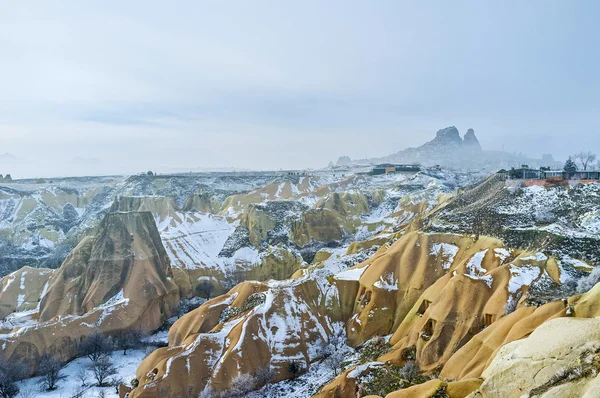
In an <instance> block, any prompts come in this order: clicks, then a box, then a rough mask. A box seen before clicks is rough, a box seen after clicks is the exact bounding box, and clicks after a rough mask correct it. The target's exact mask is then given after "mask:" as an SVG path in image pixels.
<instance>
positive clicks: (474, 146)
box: [463, 129, 483, 154]
mask: <svg viewBox="0 0 600 398" xmlns="http://www.w3.org/2000/svg"><path fill="white" fill-rule="evenodd" d="M463 147H464V148H465V150H467V151H469V152H472V153H473V154H480V153H481V152H482V151H483V149H482V148H481V144H480V143H479V140H478V139H477V137H476V136H475V131H474V130H473V129H468V130H467V133H466V134H465V137H464V139H463Z"/></svg>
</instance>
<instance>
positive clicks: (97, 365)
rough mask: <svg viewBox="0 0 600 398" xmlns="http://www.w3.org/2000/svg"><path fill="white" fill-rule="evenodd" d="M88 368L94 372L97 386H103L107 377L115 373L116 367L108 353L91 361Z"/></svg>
mask: <svg viewBox="0 0 600 398" xmlns="http://www.w3.org/2000/svg"><path fill="white" fill-rule="evenodd" d="M90 369H91V370H92V372H93V373H94V378H95V379H96V382H97V383H98V384H97V385H98V387H105V386H106V381H107V380H108V378H109V377H111V376H113V375H115V374H116V373H117V369H116V368H115V367H114V366H113V363H112V361H111V360H110V357H109V356H108V355H102V356H101V357H99V358H98V359H96V360H95V361H92V364H91V365H90Z"/></svg>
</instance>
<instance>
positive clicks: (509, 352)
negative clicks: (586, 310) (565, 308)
mask: <svg viewBox="0 0 600 398" xmlns="http://www.w3.org/2000/svg"><path fill="white" fill-rule="evenodd" d="M599 364H600V320H598V319H576V318H558V319H554V320H551V321H549V322H546V323H544V324H542V325H541V326H539V327H538V328H537V329H536V330H534V331H533V333H532V334H531V336H529V337H527V338H526V339H523V340H518V341H515V342H512V343H509V344H507V345H505V346H504V347H502V348H501V349H500V351H499V352H498V354H497V355H496V357H495V358H494V360H493V361H492V363H491V364H490V366H489V367H488V368H487V369H486V370H485V372H483V378H484V380H485V381H484V382H483V384H482V385H481V387H480V388H479V389H478V390H477V391H476V392H474V393H472V394H471V395H469V397H473V398H475V397H488V398H493V397H502V398H513V397H514V398H519V397H522V396H524V395H525V396H527V394H528V395H529V396H543V397H566V398H568V397H573V398H575V397H584V396H585V397H592V396H595V394H596V393H597V391H598V390H597V387H598V380H597V377H596V376H597V375H598V372H599Z"/></svg>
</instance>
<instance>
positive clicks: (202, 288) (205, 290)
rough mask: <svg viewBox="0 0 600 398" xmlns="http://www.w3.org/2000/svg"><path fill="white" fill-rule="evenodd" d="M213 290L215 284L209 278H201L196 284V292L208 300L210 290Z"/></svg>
mask: <svg viewBox="0 0 600 398" xmlns="http://www.w3.org/2000/svg"><path fill="white" fill-rule="evenodd" d="M214 290H215V286H214V285H213V284H212V283H211V281H209V280H206V279H205V280H202V281H200V283H198V284H197V285H196V294H197V295H198V296H201V297H204V298H206V299H207V300H210V296H211V294H212V292H213V291H214Z"/></svg>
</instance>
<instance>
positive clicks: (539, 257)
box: [521, 252, 548, 261]
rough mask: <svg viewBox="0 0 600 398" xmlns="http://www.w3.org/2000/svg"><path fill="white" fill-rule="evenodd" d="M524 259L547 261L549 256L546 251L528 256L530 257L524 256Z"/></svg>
mask: <svg viewBox="0 0 600 398" xmlns="http://www.w3.org/2000/svg"><path fill="white" fill-rule="evenodd" d="M521 260H522V261H547V260H548V256H546V255H545V254H544V253H539V252H538V253H536V254H534V255H533V256H528V257H523V258H521Z"/></svg>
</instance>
